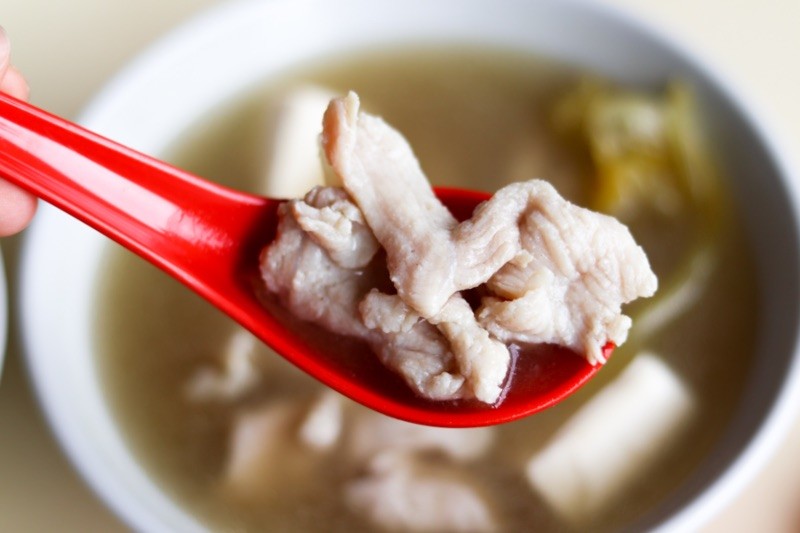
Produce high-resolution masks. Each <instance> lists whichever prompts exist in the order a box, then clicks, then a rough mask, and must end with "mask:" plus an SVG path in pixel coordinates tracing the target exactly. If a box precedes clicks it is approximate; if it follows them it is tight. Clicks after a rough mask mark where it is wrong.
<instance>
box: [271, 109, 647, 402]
mask: <svg viewBox="0 0 800 533" xmlns="http://www.w3.org/2000/svg"><path fill="white" fill-rule="evenodd" d="M322 145H323V149H324V152H325V155H326V156H327V159H328V161H329V163H330V164H331V167H332V168H333V170H334V172H335V174H336V176H337V177H338V179H339V180H341V188H339V187H330V186H329V187H319V188H315V189H313V190H312V191H311V192H309V193H308V194H307V195H306V197H305V198H304V199H303V200H293V201H291V202H289V203H287V204H286V205H284V206H282V208H281V210H280V224H279V228H278V236H277V238H276V240H275V242H274V243H273V244H271V245H270V246H269V247H268V248H267V249H266V250H265V251H264V253H263V255H262V264H261V269H262V276H263V278H264V281H265V283H266V286H267V288H268V289H269V290H270V291H271V292H273V293H275V294H277V295H278V297H279V298H280V299H281V301H282V303H283V304H284V305H286V306H287V307H288V308H289V309H290V310H291V312H293V313H294V314H295V315H296V316H298V317H299V318H301V319H303V320H308V321H311V322H315V323H317V324H319V325H321V326H323V327H325V328H327V329H329V330H331V331H334V332H337V333H341V334H344V335H348V336H353V337H357V338H360V339H362V340H364V341H366V342H367V343H368V344H369V345H370V346H371V347H372V349H373V351H375V352H376V353H377V354H378V356H379V357H380V359H381V361H382V362H383V363H384V364H385V365H386V366H387V367H389V368H390V369H392V370H394V371H396V372H398V373H399V374H400V375H401V376H402V377H403V378H404V379H405V381H406V382H407V383H408V384H409V386H411V387H412V388H413V389H414V391H416V392H417V393H418V394H420V395H421V396H423V397H425V398H429V399H433V400H451V399H459V398H476V399H478V400H480V401H482V402H486V403H490V404H491V403H495V402H496V401H497V400H498V398H499V397H500V395H501V393H502V387H503V383H504V381H505V379H506V376H507V374H508V369H509V366H510V362H511V355H510V352H509V347H508V344H511V343H515V344H523V345H524V344H540V343H549V344H558V345H561V346H565V347H567V348H570V349H571V350H573V351H575V352H577V353H580V354H583V355H584V356H585V357H586V358H587V360H588V361H589V362H590V363H591V364H599V363H604V362H605V359H604V356H603V347H604V346H605V345H606V344H607V343H609V342H611V343H614V344H616V345H619V344H622V343H623V342H624V341H625V339H626V337H627V332H628V329H629V328H630V326H631V320H630V318H628V317H627V316H625V315H623V314H622V313H621V306H622V304H624V303H628V302H630V301H632V300H634V299H636V298H639V297H643V296H651V295H652V294H653V293H654V292H655V289H656V286H657V281H656V277H655V274H654V273H653V272H652V270H651V269H650V265H649V262H648V260H647V256H646V255H645V253H644V251H643V250H642V248H641V247H640V246H638V245H637V244H636V242H634V240H633V237H632V236H631V234H630V232H629V231H628V229H627V228H626V227H625V226H624V225H622V224H621V223H620V222H618V221H617V220H615V219H613V218H611V217H609V216H607V215H602V214H599V213H594V212H592V211H589V210H587V209H583V208H580V207H578V206H575V205H573V204H571V203H569V202H568V201H566V200H564V199H563V198H561V197H560V196H559V195H558V193H557V192H556V191H555V189H554V188H553V187H552V186H551V185H549V184H548V183H546V182H544V181H541V180H531V181H527V182H521V183H514V184H511V185H509V186H507V187H505V188H504V189H501V190H500V191H498V192H497V193H496V194H495V195H494V197H492V198H491V199H490V200H488V201H486V202H484V203H483V204H481V205H480V206H479V207H478V208H477V209H476V210H475V213H474V214H473V216H472V218H470V219H468V220H466V221H464V222H461V223H459V222H458V221H457V220H456V219H455V217H454V216H453V215H452V214H451V213H450V212H449V211H448V210H447V208H446V207H445V206H444V205H443V204H442V203H441V202H440V201H439V200H438V199H437V198H436V196H435V195H434V193H433V190H432V188H431V186H430V184H429V183H428V180H427V178H426V177H425V175H424V174H423V173H422V170H421V169H420V166H419V163H418V162H417V159H416V158H415V156H414V154H413V152H412V150H411V147H410V146H409V145H408V143H407V142H406V140H405V139H404V138H403V137H402V135H400V133H398V132H397V131H396V130H394V129H393V128H391V127H390V126H389V125H388V124H386V123H385V122H384V121H383V120H381V119H380V118H378V117H375V116H371V115H368V114H366V113H363V112H359V101H358V98H357V96H356V95H355V94H353V93H350V94H349V95H348V96H347V97H344V98H338V99H334V100H333V101H332V102H331V103H330V105H329V107H328V109H327V111H326V112H325V117H324V120H323V134H322ZM379 249H383V251H384V252H385V260H384V255H383V254H378V250H379ZM387 278H388V280H390V281H391V285H390V289H391V290H390V292H385V290H386V287H385V285H387V284H386V283H383V284H382V283H381V281H382V280H385V279H387ZM476 287H479V288H480V290H481V293H482V294H484V296H483V297H482V300H481V303H480V307H479V309H478V310H477V311H475V310H473V309H472V307H471V306H470V304H469V303H468V302H467V300H466V299H465V298H464V296H463V294H462V291H464V290H467V289H473V288H476ZM395 291H396V292H395Z"/></svg>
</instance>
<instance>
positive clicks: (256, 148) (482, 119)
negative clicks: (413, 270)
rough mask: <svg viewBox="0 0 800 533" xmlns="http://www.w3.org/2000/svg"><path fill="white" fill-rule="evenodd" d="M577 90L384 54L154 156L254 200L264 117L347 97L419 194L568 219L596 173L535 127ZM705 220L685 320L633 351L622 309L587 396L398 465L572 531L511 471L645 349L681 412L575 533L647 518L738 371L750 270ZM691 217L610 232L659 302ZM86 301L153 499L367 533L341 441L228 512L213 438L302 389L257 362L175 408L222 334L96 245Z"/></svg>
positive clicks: (529, 525)
mask: <svg viewBox="0 0 800 533" xmlns="http://www.w3.org/2000/svg"><path fill="white" fill-rule="evenodd" d="M583 76H584V73H581V72H578V71H575V70H573V69H571V68H568V67H565V66H563V65H558V64H553V63H551V62H548V61H544V60H542V59H540V58H536V57H530V56H527V55H517V54H515V53H510V52H508V51H481V52H478V51H474V50H472V51H471V50H464V49H436V50H404V51H384V52H372V53H370V54H367V55H353V56H351V57H347V58H343V59H335V60H329V61H320V62H316V63H313V64H308V65H304V66H301V67H299V68H297V69H295V70H293V71H291V72H286V73H284V74H283V75H281V76H277V77H274V78H272V79H270V80H268V81H267V82H265V83H264V84H263V85H262V86H260V87H259V88H257V89H256V90H254V91H252V92H250V93H248V94H247V95H243V96H242V97H241V98H239V99H237V100H236V101H235V102H231V103H230V104H229V105H227V106H226V107H225V108H224V109H219V110H215V111H214V113H213V114H212V115H211V116H208V117H205V118H204V119H203V120H201V121H200V122H198V124H197V125H196V127H194V128H193V129H192V131H190V132H187V134H186V135H185V136H184V137H183V138H182V139H181V140H180V142H179V143H178V144H177V145H176V146H174V147H173V149H172V150H171V151H170V152H169V153H168V154H167V156H166V158H167V159H168V160H170V161H171V162H173V163H174V164H177V165H178V166H181V167H184V168H187V169H189V170H191V171H193V172H195V173H197V174H199V175H202V176H205V177H208V178H210V179H213V180H215V181H219V182H222V183H225V184H228V185H231V186H234V187H237V188H240V189H244V190H250V191H254V192H258V191H259V190H261V189H262V188H263V180H264V177H263V176H264V168H265V164H266V162H265V155H264V154H265V149H264V147H265V146H266V145H267V143H269V142H271V141H270V135H271V132H270V131H268V128H267V127H266V126H265V124H267V123H269V122H270V120H271V117H272V115H273V114H274V112H275V111H274V110H275V107H276V102H278V101H279V100H280V99H281V98H282V95H284V94H286V92H287V91H289V90H291V88H292V87H295V86H297V85H299V84H304V83H314V84H317V85H321V86H325V87H329V88H331V89H333V90H334V91H339V92H342V93H343V92H345V91H347V90H349V89H353V90H356V91H357V92H358V93H359V94H360V95H361V97H362V101H363V105H364V108H365V109H367V110H368V111H369V112H371V113H373V114H377V115H381V116H383V117H384V118H385V119H386V121H387V122H389V123H390V124H392V125H393V126H394V127H395V128H396V129H398V130H399V131H401V132H402V133H403V134H404V135H405V136H406V138H407V139H408V140H409V142H410V144H411V145H412V147H413V148H414V150H415V152H416V154H417V157H418V158H419V160H420V162H421V164H422V167H423V169H424V170H425V172H426V173H427V175H428V177H429V178H430V179H431V181H432V182H433V183H434V184H437V185H458V186H461V187H469V188H476V189H484V190H495V189H498V188H500V187H501V186H503V185H505V184H507V183H509V182H512V181H517V180H524V179H529V178H533V177H541V178H544V179H547V180H548V181H550V182H551V183H553V184H554V185H555V186H556V188H557V189H558V190H559V191H560V192H561V194H563V195H564V196H565V197H567V198H569V199H570V200H572V201H574V202H576V203H578V204H581V205H586V204H588V203H590V200H591V198H590V194H591V192H590V191H591V187H590V185H588V184H589V183H590V182H591V180H592V176H594V174H595V172H596V170H595V168H594V167H593V162H592V159H591V157H590V154H589V153H588V152H587V150H586V149H585V147H584V146H582V145H581V144H580V143H578V142H576V141H575V139H573V138H570V137H568V136H565V135H561V134H559V133H557V132H556V131H555V128H554V127H553V109H554V106H555V105H556V102H557V101H558V100H559V98H561V97H562V96H563V95H564V94H565V93H567V92H569V91H570V90H572V88H574V87H575V86H576V85H577V84H578V83H579V81H580V80H581V78H582V77H583ZM320 118H321V117H320ZM722 181H723V182H724V176H723V178H722ZM722 207H723V209H722V210H721V211H722V213H723V214H721V215H719V216H721V217H723V218H724V223H719V224H717V225H716V229H715V233H714V239H713V246H712V247H711V252H709V253H711V254H712V255H713V261H712V262H711V263H710V264H711V265H712V266H711V267H710V268H713V271H712V272H711V274H710V275H707V276H706V277H704V278H703V279H704V282H703V283H702V284H701V286H700V287H695V288H694V289H693V291H694V293H696V294H694V293H693V295H692V297H691V298H689V299H690V300H692V302H693V304H692V305H690V306H688V307H687V309H686V310H685V311H683V312H681V313H677V314H676V315H675V316H671V317H670V318H669V320H666V321H662V322H663V323H662V324H661V325H660V326H659V327H657V328H655V329H653V328H651V330H652V331H649V332H648V333H647V334H639V333H637V316H638V315H641V314H642V313H645V312H646V311H647V305H648V302H643V303H642V304H637V305H636V306H632V307H631V308H629V309H628V310H627V313H628V314H630V315H631V316H632V317H633V319H634V326H633V330H632V333H631V337H630V339H629V342H628V343H627V344H625V345H624V346H623V347H622V348H620V349H618V350H617V352H616V353H615V355H614V357H613V358H612V359H611V361H610V362H609V363H608V364H607V365H606V368H604V369H603V371H602V372H600V373H599V375H598V377H597V378H596V379H595V380H594V381H593V382H592V383H591V384H590V385H588V386H587V387H585V388H584V389H583V390H581V391H580V392H578V393H577V394H575V395H574V396H573V397H571V398H570V399H568V400H567V401H565V402H563V403H562V404H560V405H558V406H556V407H554V408H551V409H549V410H547V411H545V412H543V413H541V414H538V415H535V416H533V417H531V418H529V419H526V420H522V421H520V422H516V423H512V424H508V425H505V426H502V427H498V428H495V429H493V430H491V431H492V432H493V436H492V439H493V440H492V445H491V447H490V449H489V451H488V452H487V453H486V454H484V455H481V456H480V457H477V458H474V459H471V460H469V461H458V460H455V459H453V458H452V457H447V456H445V455H442V454H437V453H428V454H424V456H421V457H418V458H417V460H418V461H420V462H421V464H424V465H426V467H430V468H438V467H440V466H441V467H443V468H444V467H446V468H451V469H452V471H453V472H456V473H457V475H458V476H466V477H468V478H469V479H470V480H471V481H470V483H472V484H474V486H477V487H479V490H478V492H479V493H480V494H481V495H482V497H483V498H484V500H485V501H486V502H487V505H488V506H489V508H490V509H491V510H492V516H493V517H494V522H495V525H496V527H497V528H498V529H500V530H503V531H523V530H536V531H551V530H570V529H582V528H581V525H580V524H578V525H576V524H575V523H574V522H570V521H569V520H565V517H564V516H562V515H560V514H559V513H558V512H557V511H555V510H553V509H552V508H551V507H550V506H549V505H548V504H547V503H546V501H545V500H544V499H543V498H542V496H541V495H540V494H538V493H537V491H536V490H534V489H533V488H532V487H531V486H530V485H529V483H528V481H527V479H526V477H525V474H524V470H525V465H526V463H527V462H528V460H529V459H530V458H531V456H532V455H533V454H535V453H536V452H537V450H539V449H540V448H542V446H544V444H545V443H546V442H547V441H548V440H549V439H550V438H551V437H552V436H553V435H554V434H555V432H556V431H557V430H558V429H559V428H560V427H561V426H562V425H563V424H564V423H565V421H567V420H569V418H570V416H571V415H572V414H573V413H575V412H576V411H577V410H579V409H580V408H581V406H582V405H584V404H585V403H586V402H587V401H589V400H590V399H591V398H592V397H593V395H595V394H596V393H597V392H598V391H599V390H601V389H602V388H603V387H604V386H605V385H606V384H608V383H609V382H610V381H611V380H613V379H614V378H615V377H616V376H617V375H618V374H619V373H620V372H621V371H622V369H624V368H625V367H626V366H627V365H628V364H629V362H630V361H631V360H632V358H633V357H634V356H635V355H636V354H638V353H640V352H641V351H643V350H646V351H649V352H652V353H654V354H656V355H657V357H659V358H661V359H663V360H664V361H665V362H666V363H667V364H668V366H669V367H670V368H671V369H672V370H673V371H674V372H675V373H676V374H677V375H678V376H679V377H680V379H681V380H682V381H683V382H684V384H685V386H686V387H687V389H688V390H689V391H690V393H691V395H692V398H693V404H694V405H693V409H694V412H693V416H692V418H691V420H690V421H688V422H687V424H686V426H685V427H684V428H683V429H682V430H681V431H680V434H679V435H677V436H676V439H677V440H675V441H674V443H673V444H672V446H670V447H669V449H668V450H665V451H664V452H663V453H661V454H659V456H658V457H657V459H656V460H653V461H649V462H648V463H647V464H643V465H641V466H640V467H637V468H638V469H639V471H638V472H637V474H636V476H635V478H634V479H633V481H631V482H630V483H629V484H628V485H627V487H626V490H625V493H624V494H623V495H621V496H618V497H616V498H615V499H614V504H613V505H608V506H605V507H604V508H603V509H601V510H599V511H598V512H597V513H596V515H595V516H593V517H592V519H591V526H592V529H593V530H598V531H599V530H612V529H617V528H619V527H621V526H624V525H629V524H631V523H632V522H633V521H635V520H637V519H639V518H641V517H642V516H643V515H645V514H646V513H647V512H648V510H651V509H652V508H653V507H654V506H656V505H657V504H658V503H659V502H660V501H662V500H663V499H664V498H665V497H666V496H667V495H669V494H670V492H671V491H673V490H675V489H676V488H677V487H678V486H679V485H680V483H681V481H683V480H684V479H686V477H687V475H688V474H689V473H690V472H691V471H692V470H693V469H694V468H695V467H696V466H697V465H698V464H699V463H700V462H701V461H702V460H703V458H704V457H705V456H706V455H707V454H708V453H709V451H710V450H711V448H712V447H713V445H714V443H715V441H716V439H717V438H718V437H719V435H720V434H721V432H722V431H723V430H724V428H725V426H726V423H727V422H728V420H729V417H730V414H731V412H732V410H733V409H734V407H735V404H736V399H737V397H738V394H739V392H740V391H741V389H742V386H743V383H744V378H745V375H746V373H747V370H748V368H749V365H750V356H751V353H752V346H753V339H754V331H753V328H754V326H753V324H754V317H753V316H752V310H753V309H754V308H755V305H754V301H755V286H754V272H753V265H752V261H751V259H750V252H749V248H748V246H747V244H746V242H744V237H743V232H742V231H740V222H739V220H738V218H737V215H736V212H735V210H733V209H730V206H729V205H728V203H727V202H726V201H725V200H724V198H723V199H722ZM695 215H697V213H691V212H690V213H689V214H688V216H680V217H676V216H667V215H665V214H663V213H660V212H658V210H656V209H646V210H643V211H642V212H641V213H639V214H638V215H637V216H635V217H632V218H631V219H630V220H626V219H623V221H624V222H626V223H627V224H629V226H630V227H631V230H632V232H633V234H634V236H635V237H636V239H637V241H638V242H639V243H640V244H642V246H643V247H644V248H645V250H646V251H647V253H648V255H649V257H650V260H651V263H652V265H653V267H654V270H655V271H656V273H657V274H658V275H659V278H660V280H661V282H662V291H667V293H669V291H670V290H671V287H672V286H673V285H677V286H680V285H681V280H682V279H683V278H682V276H683V274H682V272H683V271H685V270H686V268H687V266H686V265H687V264H691V261H688V263H687V259H686V258H687V256H688V255H689V254H690V253H691V252H690V250H693V249H694V248H695V247H696V246H695V243H696V241H697V239H698V235H700V234H703V233H705V232H707V231H708V228H704V227H702V225H703V217H702V216H699V215H697V216H695ZM722 265H724V268H723V267H722ZM676 280H677V281H676ZM684 281H685V280H684ZM98 283H99V285H98V295H99V296H98V299H97V304H96V305H97V312H96V316H97V323H96V331H97V333H96V339H97V345H98V350H97V353H98V354H99V355H98V365H99V367H100V369H101V372H102V374H103V376H104V378H105V379H104V382H105V390H106V395H107V398H108V401H109V403H110V405H111V407H112V410H113V412H114V414H115V416H116V418H117V420H118V422H119V425H120V427H121V430H122V432H123V434H124V436H125V438H126V440H127V442H128V443H129V446H130V447H131V449H132V450H133V452H134V454H135V455H136V457H137V458H138V460H139V461H140V462H141V464H142V465H143V467H144V468H145V469H146V470H147V471H148V472H149V473H150V474H151V475H152V476H153V478H154V479H156V480H157V481H158V483H159V484H160V485H161V486H162V487H163V488H164V490H165V491H167V492H168V493H169V494H171V495H172V496H174V498H175V499H176V500H177V501H178V502H180V504H181V505H183V506H184V507H186V508H187V509H188V510H189V511H190V512H191V513H192V514H194V515H195V516H197V517H198V518H199V519H200V520H201V521H203V522H204V523H207V524H208V525H209V527H211V528H212V529H219V530H229V531H261V530H264V531H266V530H269V531H276V530H277V531H289V530H291V531H312V530H320V531H342V532H344V531H348V532H349V531H364V530H370V529H376V526H375V525H374V522H372V521H370V520H369V519H368V518H367V517H365V516H364V515H363V514H359V513H356V512H353V511H352V509H351V508H350V507H348V506H347V505H346V503H345V501H344V498H343V497H342V491H343V487H344V486H346V485H347V483H349V482H351V481H352V480H353V479H354V478H358V477H359V476H363V475H364V471H365V469H366V468H367V467H366V466H365V464H364V463H363V461H362V462H360V461H359V460H357V459H355V458H353V457H352V454H350V453H348V452H347V451H346V450H345V448H346V447H347V446H348V444H347V440H346V439H340V440H339V441H337V442H336V443H335V444H334V445H333V448H332V449H330V450H328V451H326V452H325V453H320V452H312V451H305V452H304V451H302V450H300V448H301V446H300V445H298V446H295V447H291V446H290V447H288V448H287V449H286V451H285V452H284V453H283V456H284V458H285V461H287V462H291V461H294V460H295V459H293V458H292V457H294V456H297V457H298V458H297V461H299V462H301V463H303V464H305V465H307V466H306V467H303V468H302V469H301V470H298V471H294V470H291V469H288V470H286V469H282V470H281V471H280V472H279V474H278V475H276V476H275V478H276V479H271V480H265V481H264V483H263V485H259V486H258V487H257V488H256V489H255V490H253V491H252V493H249V494H246V495H243V494H241V493H232V492H231V491H230V490H228V489H227V488H226V482H225V481H224V478H225V475H226V474H225V472H226V468H228V463H229V455H230V453H231V450H232V444H231V434H232V432H233V431H234V427H235V425H236V424H237V421H238V420H240V419H241V417H242V415H243V414H246V413H248V412H254V411H257V410H258V409H259V408H261V407H262V406H264V405H275V404H276V403H281V402H285V403H286V404H287V405H293V406H300V407H298V409H302V408H305V407H307V406H309V405H311V404H312V403H313V402H314V401H315V398H317V397H318V396H319V394H320V392H321V389H322V387H321V386H320V385H318V384H317V383H315V382H313V381H312V380H311V379H309V378H307V377H306V376H304V375H302V374H301V373H300V372H299V371H297V370H295V369H294V368H293V367H291V366H290V365H288V364H287V363H285V362H284V361H283V360H282V359H280V358H279V357H278V356H276V355H275V354H274V353H272V352H271V351H270V350H269V349H267V348H265V347H263V346H257V347H255V356H254V361H255V365H256V367H257V373H258V383H257V386H254V387H251V388H249V389H248V391H247V392H246V393H245V394H241V395H238V396H236V397H235V398H233V399H230V400H227V401H197V400H196V399H192V397H191V395H187V384H188V383H190V382H191V381H192V379H193V377H195V375H196V373H197V372H198V369H201V368H219V367H220V366H221V365H222V364H223V363H221V354H222V353H224V352H225V350H226V349H228V348H226V347H227V346H228V345H229V344H230V339H231V336H232V335H235V334H236V332H237V330H238V326H236V325H235V324H232V323H231V322H230V321H229V320H228V319H227V318H226V317H224V316H222V315H221V313H219V312H218V311H216V310H215V309H213V308H212V307H211V306H210V305H209V304H207V303H205V302H204V301H202V300H201V299H200V298H199V297H197V296H195V295H194V294H192V293H190V292H189V291H188V290H187V289H185V288H184V287H183V286H182V285H180V284H179V283H177V282H175V281H173V280H172V279H170V278H168V277H167V276H166V275H164V274H162V273H161V272H160V271H158V270H156V269H155V268H154V267H151V266H150V265H148V264H145V263H144V262H143V261H141V260H139V259H138V258H137V257H135V256H133V255H132V254H129V253H128V252H126V251H124V250H122V249H120V248H117V247H114V246H111V245H109V250H108V252H107V256H106V262H105V265H104V270H103V275H102V277H101V279H100V281H99V282H98ZM344 409H345V411H346V413H348V415H347V416H355V415H353V413H356V414H358V413H359V412H360V411H361V410H362V408H361V407H359V406H355V405H350V404H349V402H347V404H346V405H345V406H344ZM362 414H363V413H362ZM291 424H295V425H299V422H298V421H295V422H291V423H290V426H291ZM453 431H457V430H453ZM587 444H589V443H587ZM287 468H288V467H287ZM301 471H302V474H300V473H298V472H301ZM266 477H270V476H266ZM584 525H585V524H584Z"/></svg>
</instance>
